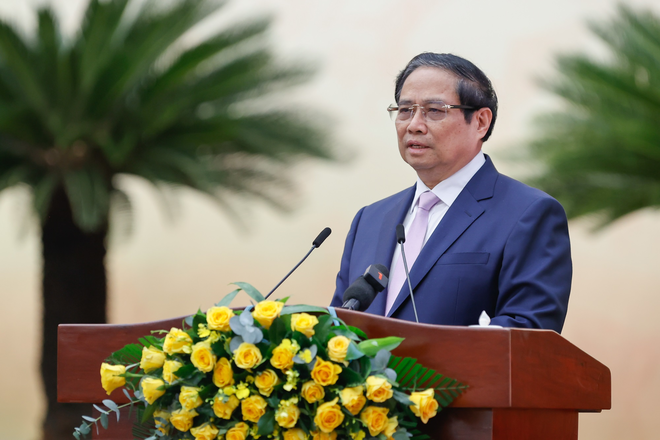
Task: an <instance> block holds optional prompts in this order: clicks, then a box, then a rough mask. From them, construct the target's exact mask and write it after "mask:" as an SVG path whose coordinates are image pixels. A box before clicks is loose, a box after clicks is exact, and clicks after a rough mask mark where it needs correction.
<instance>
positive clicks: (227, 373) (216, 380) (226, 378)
mask: <svg viewBox="0 0 660 440" xmlns="http://www.w3.org/2000/svg"><path fill="white" fill-rule="evenodd" d="M213 384H214V385H215V386H216V387H218V388H220V389H222V388H224V387H226V386H229V385H233V384H234V371H233V370H232V369H231V363H230V362H229V359H227V358H223V357H221V358H220V359H218V362H216V364H215V368H214V369H213Z"/></svg>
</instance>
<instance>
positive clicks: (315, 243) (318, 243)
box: [264, 228, 332, 299]
mask: <svg viewBox="0 0 660 440" xmlns="http://www.w3.org/2000/svg"><path fill="white" fill-rule="evenodd" d="M331 233H332V229H330V228H325V229H323V230H322V231H321V233H319V235H317V236H316V238H315V239H314V241H313V242H312V248H311V249H310V250H309V252H307V254H306V255H305V256H304V257H303V259H302V260H300V261H299V262H298V264H296V265H295V267H294V268H293V269H291V270H290V271H289V273H288V274H286V276H285V277H284V278H282V281H280V282H279V283H277V286H275V287H273V290H271V291H270V292H268V295H266V297H265V298H264V299H268V297H269V296H270V295H271V294H272V293H273V292H275V290H276V289H277V288H278V287H280V285H282V283H283V282H284V281H286V279H287V278H289V275H291V274H292V273H293V271H295V270H296V269H298V266H300V265H301V264H302V263H303V261H305V260H306V259H307V257H309V254H311V253H312V251H313V250H314V249H316V248H317V247H319V246H321V245H322V244H323V242H324V241H325V239H326V238H328V236H329V235H330V234H331Z"/></svg>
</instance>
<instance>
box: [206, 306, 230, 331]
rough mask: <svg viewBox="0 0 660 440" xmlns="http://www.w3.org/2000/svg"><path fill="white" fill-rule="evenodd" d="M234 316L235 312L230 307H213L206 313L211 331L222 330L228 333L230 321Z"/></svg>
mask: <svg viewBox="0 0 660 440" xmlns="http://www.w3.org/2000/svg"><path fill="white" fill-rule="evenodd" d="M232 316H234V311H233V310H232V309H230V308H229V307H224V306H223V307H211V308H210V309H208V310H207V311H206V323H207V324H208V327H209V328H210V329H211V330H220V331H221V332H228V331H230V330H231V327H229V320H230V319H231V317H232Z"/></svg>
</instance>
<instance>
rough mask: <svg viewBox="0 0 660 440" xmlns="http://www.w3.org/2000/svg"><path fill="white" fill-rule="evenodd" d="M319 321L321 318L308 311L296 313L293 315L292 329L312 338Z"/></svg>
mask: <svg viewBox="0 0 660 440" xmlns="http://www.w3.org/2000/svg"><path fill="white" fill-rule="evenodd" d="M318 323H319V320H318V318H317V317H316V316H314V315H309V314H307V313H294V314H293V315H291V330H293V331H294V332H296V331H297V332H300V333H302V334H304V335H305V336H307V337H308V338H311V337H312V336H314V326H315V325H316V324H318Z"/></svg>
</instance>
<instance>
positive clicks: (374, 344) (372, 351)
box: [358, 336, 404, 356]
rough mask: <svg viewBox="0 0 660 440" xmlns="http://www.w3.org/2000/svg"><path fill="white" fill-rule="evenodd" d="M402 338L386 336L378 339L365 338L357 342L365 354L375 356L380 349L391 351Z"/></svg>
mask: <svg viewBox="0 0 660 440" xmlns="http://www.w3.org/2000/svg"><path fill="white" fill-rule="evenodd" d="M403 339H404V338H399V337H396V336H388V337H386V338H379V339H367V340H366V341H362V342H360V343H359V344H358V348H359V349H360V351H361V352H362V353H364V354H366V355H367V356H375V355H376V353H378V351H380V350H387V351H392V350H394V349H395V348H397V347H398V346H399V344H401V342H403Z"/></svg>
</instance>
